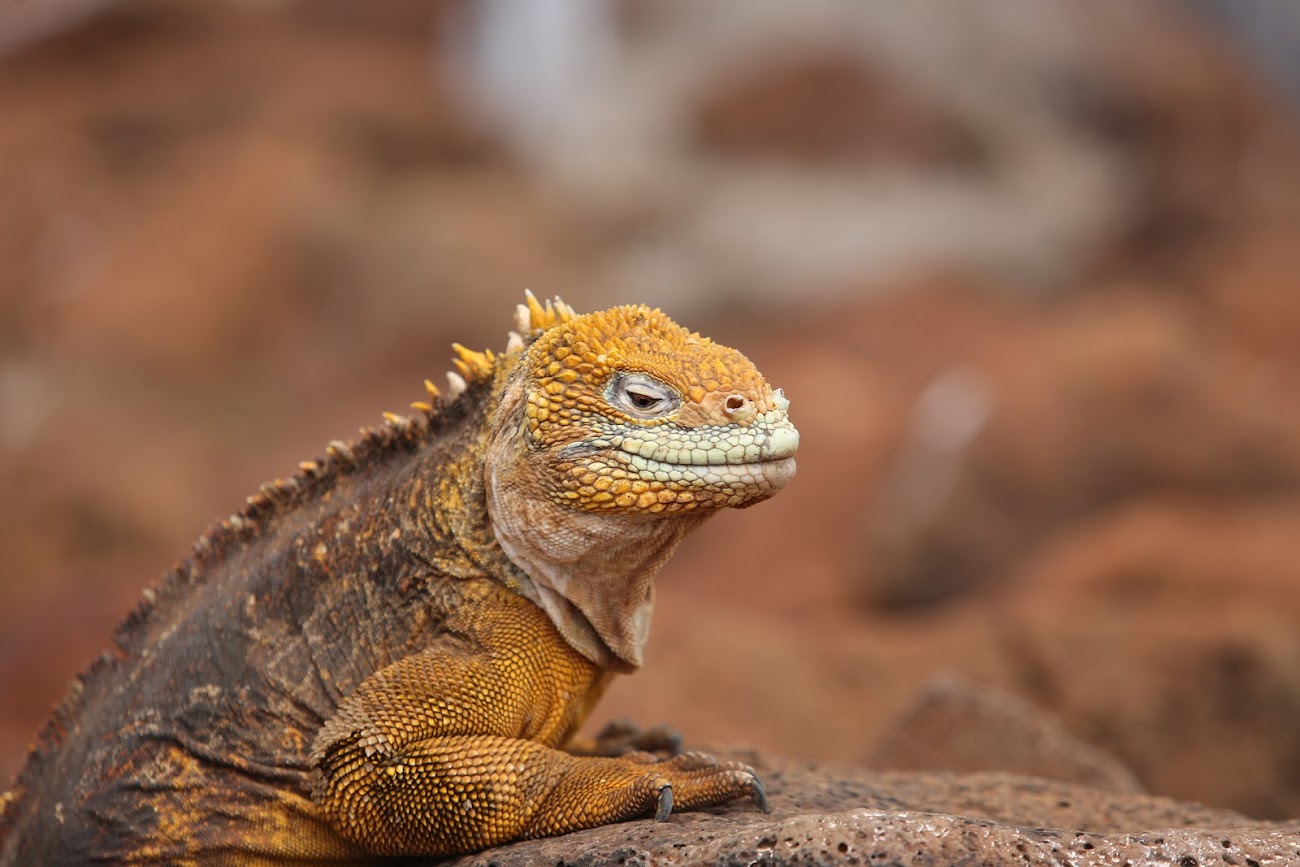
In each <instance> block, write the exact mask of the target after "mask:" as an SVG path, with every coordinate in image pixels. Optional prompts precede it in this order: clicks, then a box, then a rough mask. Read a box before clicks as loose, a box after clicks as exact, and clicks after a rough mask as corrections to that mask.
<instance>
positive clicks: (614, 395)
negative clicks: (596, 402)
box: [605, 373, 681, 419]
mask: <svg viewBox="0 0 1300 867" xmlns="http://www.w3.org/2000/svg"><path fill="white" fill-rule="evenodd" d="M605 399H606V400H608V401H609V402H610V405H611V406H613V407H615V408H616V409H620V410H622V411H623V412H624V413H625V414H627V415H631V416H633V417H634V418H645V419H651V418H661V417H663V416H665V415H668V414H669V413H671V412H673V410H675V409H677V407H678V406H679V405H680V400H681V399H680V398H679V397H678V396H677V392H676V391H675V390H674V389H672V388H671V387H670V386H668V385H665V384H664V383H662V382H660V381H659V380H657V379H655V378H653V377H651V376H647V375H646V374H644V373H619V374H617V375H615V377H614V378H613V380H611V382H610V384H609V388H608V389H607V390H606V392H605Z"/></svg>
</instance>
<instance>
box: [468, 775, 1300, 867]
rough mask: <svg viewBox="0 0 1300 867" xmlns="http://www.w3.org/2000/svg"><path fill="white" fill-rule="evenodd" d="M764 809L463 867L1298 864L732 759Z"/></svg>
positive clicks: (1266, 842) (1014, 784)
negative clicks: (755, 777) (754, 783)
mask: <svg viewBox="0 0 1300 867" xmlns="http://www.w3.org/2000/svg"><path fill="white" fill-rule="evenodd" d="M729 758H738V759H742V760H744V761H748V762H750V763H751V764H754V765H755V766H756V767H757V768H758V769H759V770H760V772H761V773H762V775H763V777H764V780H765V782H766V784H767V787H768V795H769V800H770V806H771V812H770V813H768V814H766V815H764V814H763V813H759V812H758V811H756V810H755V809H754V808H753V807H752V806H751V805H748V804H741V803H738V804H734V805H732V806H730V807H727V808H725V809H720V810H714V811H710V812H707V813H682V814H679V815H675V816H673V817H672V818H671V819H670V820H669V821H668V822H667V823H665V824H656V823H654V822H651V821H649V820H643V821H637V822H631V823H625V824H622V825H613V826H607V827H604V828H597V829H595V830H592V831H584V832H581V833H578V834H570V835H568V836H566V837H560V838H555V839H550V840H536V841H530V842H525V843H516V844H513V845H510V846H504V847H501V848H497V849H493V850H491V851H489V852H484V853H480V854H478V855H473V856H469V857H466V858H462V859H460V860H458V861H456V862H455V863H456V864H458V865H464V867H469V865H478V867H489V865H491V867H514V865H519V867H523V865H536V864H557V865H558V864H564V865H583V867H599V865H616V864H617V865H624V864H656V865H659V864H701V865H703V864H801V865H811V864H871V865H917V867H920V865H953V864H960V865H999V864H1016V865H1052V867H1060V865H1063V864H1071V865H1075V867H1089V865H1103V864H1104V865H1112V864H1113V865H1119V864H1128V865H1133V867H1137V865H1157V864H1170V865H1178V867H1192V865H1211V864H1213V865H1220V864H1238V865H1251V864H1255V865H1259V867H1268V865H1273V867H1279V865H1289V864H1296V863H1300V823H1297V822H1292V823H1264V822H1252V821H1251V820H1249V819H1247V818H1245V817H1244V816H1241V815H1239V814H1237V813H1233V812H1229V811H1225V810H1212V809H1209V808H1206V807H1200V806H1196V805H1193V804H1184V803H1180V802H1177V801H1172V800H1169V799H1166V798H1160V797H1153V796H1149V795H1137V794H1118V793H1106V792H1102V791H1100V790H1097V789H1091V788H1088V787H1084V786H1073V785H1069V784H1066V783H1055V782H1047V781H1045V780H1039V779H1033V778H1029V777H1015V776H1010V775H1003V774H973V775H967V776H957V775H945V774H934V773H905V772H885V773H873V772H870V771H866V770H862V769H859V768H852V767H845V766H837V765H816V764H809V763H802V762H796V761H792V760H788V759H779V758H771V757H766V756H756V755H753V754H744V753H741V754H737V755H734V756H729Z"/></svg>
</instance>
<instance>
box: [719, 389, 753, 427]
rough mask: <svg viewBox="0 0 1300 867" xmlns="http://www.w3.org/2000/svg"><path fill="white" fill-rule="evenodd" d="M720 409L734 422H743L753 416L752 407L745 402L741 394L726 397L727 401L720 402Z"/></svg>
mask: <svg viewBox="0 0 1300 867" xmlns="http://www.w3.org/2000/svg"><path fill="white" fill-rule="evenodd" d="M722 408H723V409H724V410H725V411H726V413H727V415H729V416H731V417H732V418H733V419H735V420H736V421H744V420H745V419H747V418H749V417H750V416H752V415H753V414H754V405H753V404H752V403H750V402H749V401H748V400H746V399H745V396H744V395H743V394H729V395H727V399H726V400H724V401H723V402H722Z"/></svg>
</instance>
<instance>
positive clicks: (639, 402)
mask: <svg viewBox="0 0 1300 867" xmlns="http://www.w3.org/2000/svg"><path fill="white" fill-rule="evenodd" d="M527 300H528V303H527V304H526V305H521V306H520V310H519V312H518V315H517V319H516V331H515V332H512V333H511V335H510V338H509V340H508V341H507V344H506V348H505V350H504V352H502V353H500V354H494V353H492V352H490V351H485V352H481V353H480V352H474V351H471V350H467V349H465V348H464V347H460V346H456V347H455V349H456V358H455V359H454V364H455V366H456V368H457V369H456V371H455V372H453V373H451V374H449V375H448V387H447V389H445V391H442V392H440V391H439V390H438V389H437V388H435V387H433V386H432V384H430V383H427V382H426V386H427V390H428V395H429V400H427V401H425V402H420V403H417V404H414V405H413V409H414V413H413V414H412V415H410V416H399V415H391V414H390V415H386V416H385V423H384V424H383V425H381V426H379V427H376V428H373V429H369V430H366V431H363V435H362V437H361V438H360V439H359V440H357V441H356V442H353V443H342V442H337V441H336V442H333V443H331V444H330V445H329V447H328V448H327V449H326V454H325V456H324V457H323V458H320V459H318V460H313V461H307V462H304V463H303V464H301V465H300V466H299V468H298V471H297V472H296V473H295V474H294V475H292V476H290V477H288V478H286V479H280V480H276V481H274V482H271V483H269V484H267V485H264V486H263V487H262V489H261V490H260V491H259V492H258V493H257V494H254V495H253V496H252V497H250V498H249V499H248V501H247V503H246V504H245V506H244V508H243V509H242V510H241V511H240V512H238V513H237V514H235V515H232V516H230V517H229V518H227V519H225V520H224V521H221V522H220V523H218V524H216V525H215V526H213V527H212V528H211V529H209V530H208V531H207V532H206V533H204V534H203V536H202V537H201V538H200V539H199V541H198V542H197V543H196V544H195V546H194V550H193V552H192V554H191V556H190V557H189V558H187V559H186V560H184V561H183V562H181V563H180V564H178V565H177V566H176V567H175V568H174V569H173V570H172V571H171V572H170V573H169V574H168V575H167V576H166V577H165V579H164V580H163V581H162V583H161V584H160V585H159V586H158V587H156V588H154V589H151V590H148V591H146V592H145V598H144V601H143V602H142V603H141V605H140V606H139V608H138V609H137V610H136V611H135V612H134V613H133V614H131V615H130V616H129V617H128V618H127V619H126V620H125V622H124V623H123V624H122V626H121V627H120V628H119V630H118V633H117V636H116V647H115V649H114V650H113V651H111V652H109V653H106V654H104V655H103V656H102V657H101V659H100V660H99V661H97V662H96V663H95V665H93V666H92V667H91V668H90V669H89V670H88V671H87V672H86V673H85V674H83V675H82V676H81V677H80V678H79V679H78V681H77V682H76V683H74V685H73V687H72V688H71V690H70V691H69V694H68V696H67V697H66V698H65V700H64V702H63V703H62V704H61V705H60V707H59V708H58V709H57V710H56V711H55V713H54V714H53V716H52V717H51V719H50V721H49V723H48V724H47V725H46V726H45V728H44V729H43V730H42V731H41V733H40V735H39V737H38V739H37V743H36V745H35V747H34V749H33V751H32V753H31V755H30V756H29V759H28V762H27V765H26V767H25V768H24V770H23V772H22V773H21V775H20V776H19V778H18V780H17V782H16V785H15V787H14V788H13V790H12V791H10V792H9V793H7V794H6V795H5V796H4V800H3V802H2V803H3V814H0V863H3V864H10V863H51V864H53V863H82V862H84V861H87V860H91V859H110V860H122V861H136V862H151V861H152V862H159V863H186V862H189V863H200V862H206V861H211V860H220V858H222V857H224V856H233V854H234V853H241V854H240V856H239V857H240V858H242V859H243V861H244V862H251V861H256V859H257V858H259V857H265V858H267V859H270V860H276V859H278V860H277V861H276V863H287V862H291V861H293V860H295V859H296V860H298V861H301V862H303V863H317V862H319V861H324V860H340V859H342V860H346V859H349V858H360V857H363V856H364V855H365V854H366V853H370V852H385V853H391V854H445V853H448V852H455V851H466V850H470V849H476V848H482V847H484V846H487V845H491V844H493V843H495V842H501V841H504V840H508V839H514V838H518V837H524V836H536V835H539V834H550V833H560V832H563V831H565V830H570V829H572V828H574V827H586V826H590V825H591V824H599V823H601V822H604V821H615V820H617V819H621V818H626V817H628V816H632V815H637V814H640V813H644V812H645V811H647V810H649V811H651V812H654V811H658V812H663V811H664V810H665V809H666V808H668V809H670V808H671V807H672V804H673V798H674V795H673V792H674V785H675V786H676V789H677V795H676V799H677V805H678V806H679V807H682V806H692V805H694V804H703V803H715V802H717V801H720V800H726V799H730V798H732V797H736V796H737V795H740V794H744V793H746V792H750V793H754V794H757V795H761V787H759V786H758V783H757V780H756V779H755V778H754V777H753V775H752V773H751V772H748V771H747V769H737V768H733V767H716V766H711V765H709V764H708V762H707V761H704V760H701V759H697V758H687V759H682V760H674V761H675V762H676V763H677V764H675V765H674V764H672V763H667V764H655V765H644V764H639V763H638V762H636V761H633V760H629V759H594V758H576V757H573V756H569V755H568V754H565V753H561V752H559V751H558V750H557V748H558V747H561V746H563V744H564V743H565V742H567V741H568V739H569V738H570V736H571V735H572V733H573V732H574V730H575V729H576V728H577V726H578V725H579V724H580V723H581V722H582V719H583V718H584V717H585V716H586V714H587V712H588V711H589V710H590V709H591V707H592V705H593V704H594V703H595V701H596V700H597V699H598V698H599V696H600V694H601V693H602V692H603V690H604V688H605V685H606V684H607V683H608V681H609V679H610V677H612V676H613V674H614V673H616V672H625V671H630V670H633V669H635V668H636V667H637V666H638V665H639V664H640V662H641V649H642V646H643V644H644V641H645V638H646V635H647V630H648V625H649V614H650V610H651V607H652V601H653V589H652V583H651V579H652V578H653V577H654V574H655V573H656V572H657V571H658V569H659V568H660V566H662V564H663V562H664V561H665V559H666V558H667V557H668V556H669V554H671V552H672V550H673V549H674V548H675V547H676V544H677V543H678V542H679V541H680V539H681V538H682V536H683V535H684V534H685V533H686V532H688V531H689V530H690V529H692V528H693V527H695V526H697V525H698V524H699V523H700V522H701V521H702V520H703V519H704V518H705V517H707V516H708V515H710V514H712V513H714V512H715V511H716V510H717V509H718V508H721V507H724V506H745V505H749V504H752V503H753V502H757V501H759V500H761V499H765V498H766V497H768V496H770V495H771V494H773V493H775V492H776V491H777V490H779V489H780V487H781V486H782V485H784V484H785V482H786V481H787V480H788V479H789V478H790V477H791V476H792V474H793V471H794V459H793V455H794V451H795V448H796V447H797V444H798V436H797V433H795V430H794V428H793V426H791V425H790V423H789V421H788V418H787V417H786V408H787V404H786V402H785V399H784V396H783V395H782V394H781V393H780V392H779V391H774V390H772V389H771V388H770V387H769V386H768V385H767V383H766V382H765V381H764V380H763V378H762V377H761V376H760V375H759V374H758V372H757V371H756V370H754V368H753V365H752V364H750V363H749V362H748V360H747V359H745V358H744V356H742V355H741V354H740V353H738V352H736V351H735V350H732V349H729V348H726V347H722V346H719V345H717V344H714V343H713V342H712V341H709V340H708V339H707V338H703V337H701V336H700V335H698V334H693V333H690V332H688V331H686V330H685V329H682V328H680V326H677V325H676V324H675V323H673V322H672V321H671V320H669V319H668V317H666V316H664V315H663V314H662V313H660V312H659V311H657V310H650V309H648V308H645V307H624V308H615V309H613V310H609V311H604V312H602V313H597V314H589V315H587V316H578V315H577V314H576V313H574V312H573V311H572V310H571V309H570V308H568V307H567V306H566V305H564V304H563V303H562V302H559V301H558V300H557V301H556V302H555V303H554V304H546V305H542V304H540V303H538V302H537V301H536V299H534V298H533V297H532V296H531V295H529V296H528V299H527ZM467 757H468V758H467ZM471 759H472V760H471ZM602 762H606V763H608V762H614V763H616V764H613V765H609V764H601V763H602ZM592 763H595V764H592ZM451 767H456V768H460V769H461V770H457V771H456V772H455V773H454V774H452V772H451V771H449V770H448V768H451ZM464 767H470V768H478V770H479V771H481V774H478V775H476V774H475V773H469V772H463V768H464ZM502 768H504V769H505V770H502ZM447 774H452V776H453V777H455V780H452V781H449V778H448V777H447ZM597 779H599V780H601V781H604V782H601V783H600V784H597V783H595V782H592V781H593V780H597ZM610 781H614V782H610ZM453 783H454V785H453ZM611 786H613V788H612V789H611V788H610V787H611ZM449 787H450V788H449ZM449 791H454V792H455V794H454V795H449V794H447V793H448V792H449ZM665 792H666V793H667V794H665ZM363 805H364V807H363ZM467 805H468V806H467ZM489 805H494V806H493V808H492V810H487V807H488V806H489ZM665 805H666V806H665ZM475 810H478V811H479V812H477V813H476V812H475ZM484 811H486V812H484ZM489 814H490V815H489ZM574 817H582V818H581V819H580V820H579V819H576V818H574ZM575 822H578V824H575ZM582 822H585V823H586V824H581V823H582Z"/></svg>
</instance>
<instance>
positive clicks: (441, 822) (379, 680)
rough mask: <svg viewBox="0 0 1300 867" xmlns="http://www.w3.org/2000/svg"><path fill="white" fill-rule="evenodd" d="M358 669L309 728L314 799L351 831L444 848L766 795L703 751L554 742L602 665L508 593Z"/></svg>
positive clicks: (376, 844)
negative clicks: (585, 752) (658, 753)
mask: <svg viewBox="0 0 1300 867" xmlns="http://www.w3.org/2000/svg"><path fill="white" fill-rule="evenodd" d="M473 602H474V604H470V605H467V606H466V607H465V609H464V611H465V612H473V614H472V616H471V615H468V614H466V617H467V618H468V619H472V621H473V622H472V623H469V624H463V623H462V624H457V629H456V630H455V631H448V632H447V633H445V634H444V635H442V636H440V637H439V638H438V639H436V640H435V643H434V644H433V645H432V646H431V647H429V648H427V649H426V650H424V651H422V652H420V653H417V654H414V655H412V656H408V657H406V658H404V659H401V660H399V661H397V662H395V663H393V664H392V665H389V666H388V667H386V668H384V669H381V670H380V671H378V672H376V673H375V674H373V675H371V676H370V677H369V678H367V679H366V680H365V681H364V682H363V683H362V684H361V686H360V687H358V689H357V690H356V692H355V693H354V694H353V695H351V696H350V697H349V698H348V699H346V700H345V701H344V702H343V704H342V705H340V707H339V710H338V712H337V713H336V714H335V716H334V717H333V718H331V719H330V720H329V721H328V722H327V723H326V725H325V726H324V727H323V728H322V730H321V732H320V734H319V735H318V736H317V738H316V742H315V745H314V748H313V752H312V757H313V760H314V761H315V763H316V765H317V767H318V768H319V769H320V773H321V779H320V791H319V792H318V793H317V800H318V803H319V805H320V807H321V810H322V812H323V813H324V815H325V817H326V819H327V820H328V821H329V822H330V824H331V825H333V826H334V828H335V829H336V830H337V831H338V832H339V833H340V834H341V835H342V836H344V837H346V838H347V839H349V840H351V841H353V842H355V843H358V844H360V845H361V846H363V847H365V848H367V849H369V850H371V851H374V852H376V853H380V854H386V855H450V854H455V853H460V852H469V851H475V850H479V849H483V848H486V847H489V846H494V845H497V844H499V843H504V842H508V841H510V840H517V839H523V838H529V837H544V836H550V835H554V834H563V833H566V832H568V831H574V830H578V829H582V828H594V827H597V826H599V825H604V824H608V823H610V822H616V821H620V820H623V819H629V818H633V817H636V816H649V815H657V816H659V817H660V818H666V817H667V815H668V813H669V812H670V811H671V810H673V809H688V808H693V807H700V806H707V805H710V804H717V803H722V802H725V801H729V800H732V799H735V798H738V797H742V796H746V795H749V796H752V797H754V798H755V799H756V800H757V801H758V802H759V804H760V805H763V790H762V786H761V784H760V783H759V782H758V779H757V778H756V777H755V775H754V773H753V771H752V770H750V769H749V768H747V767H744V766H743V765H738V764H718V763H716V762H714V761H713V760H712V759H709V758H707V757H703V756H699V755H697V754H690V753H688V754H684V755H681V756H677V757H674V758H672V759H669V760H667V761H663V762H660V761H656V760H655V758H654V757H653V756H649V755H647V754H632V755H628V756H623V757H618V758H607V757H592V756H576V755H571V754H569V753H566V752H563V751H561V750H560V749H558V747H560V746H561V745H563V744H564V743H565V742H566V741H567V740H568V739H569V737H570V735H571V734H572V733H573V731H574V730H575V729H576V728H577V727H578V726H579V725H580V724H581V722H582V720H583V718H584V717H585V716H586V714H587V712H588V711H589V710H590V708H591V706H592V705H593V704H594V703H595V701H596V699H598V698H599V696H600V694H601V693H602V692H603V691H604V687H605V685H606V684H607V683H608V681H609V678H610V677H611V675H610V674H609V673H608V672H605V671H602V670H601V669H599V668H597V667H596V666H595V665H594V664H592V663H591V662H589V661H588V660H586V659H585V658H584V657H582V656H581V655H580V654H578V653H577V652H576V651H575V650H573V649H572V648H571V647H569V646H568V644H566V643H565V642H564V640H563V639H562V638H561V637H560V636H559V634H558V633H557V632H556V631H555V629H554V627H553V626H552V625H551V623H550V621H549V620H547V619H546V617H545V615H543V614H542V613H541V611H540V610H539V609H537V608H536V607H535V606H533V605H532V604H531V603H529V602H527V600H523V599H522V598H521V597H517V596H513V594H509V592H508V591H505V590H500V591H495V590H494V591H489V592H487V593H486V594H485V595H484V596H482V597H479V598H477V599H475V600H473Z"/></svg>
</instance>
